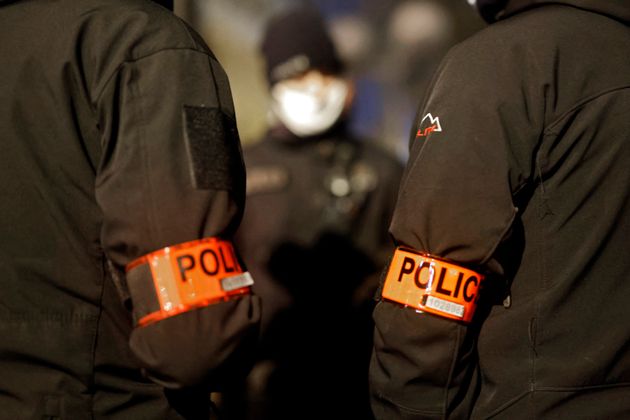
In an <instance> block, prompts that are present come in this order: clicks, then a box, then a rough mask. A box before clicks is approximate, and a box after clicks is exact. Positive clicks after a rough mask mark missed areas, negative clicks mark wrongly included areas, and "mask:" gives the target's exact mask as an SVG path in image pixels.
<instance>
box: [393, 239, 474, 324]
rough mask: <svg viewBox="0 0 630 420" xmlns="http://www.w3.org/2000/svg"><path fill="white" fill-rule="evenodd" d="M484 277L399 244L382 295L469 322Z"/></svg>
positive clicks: (416, 307) (394, 300) (404, 303)
mask: <svg viewBox="0 0 630 420" xmlns="http://www.w3.org/2000/svg"><path fill="white" fill-rule="evenodd" d="M483 279H484V276H483V275H481V274H479V273H477V272H475V271H472V270H469V269H467V268H464V267H461V266H459V265H455V264H452V263H449V262H446V261H443V260H440V259H438V258H435V257H433V256H430V255H427V254H422V253H419V252H417V251H414V250H411V249H408V248H402V247H399V248H397V249H396V251H395V252H394V257H393V258H392V261H391V263H390V265H389V270H388V272H387V276H386V277H385V284H384V285H383V292H382V297H383V299H386V300H390V301H393V302H397V303H400V304H402V305H405V306H408V307H410V308H413V309H416V310H420V311H423V312H429V313H431V314H434V315H438V316H441V317H444V318H449V319H455V320H458V321H463V322H466V323H468V322H470V321H471V320H472V317H473V314H474V313H475V308H476V306H477V299H478V291H479V285H480V284H481V282H482V281H483Z"/></svg>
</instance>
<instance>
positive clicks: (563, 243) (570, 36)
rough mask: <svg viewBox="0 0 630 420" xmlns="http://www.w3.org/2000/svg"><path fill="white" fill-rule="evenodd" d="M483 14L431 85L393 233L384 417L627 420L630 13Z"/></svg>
mask: <svg viewBox="0 0 630 420" xmlns="http://www.w3.org/2000/svg"><path fill="white" fill-rule="evenodd" d="M470 2H471V3H473V4H475V6H476V7H478V9H479V11H480V12H481V14H482V16H483V17H484V18H485V19H486V20H487V21H488V22H490V23H492V24H491V25H490V26H489V27H488V28H486V29H485V30H483V31H481V32H479V33H478V34H476V35H475V36H473V37H471V38H470V39H468V40H467V41H465V42H462V43H460V44H458V45H457V46H456V47H454V48H453V49H451V51H450V52H449V53H448V55H447V56H446V58H445V59H444V60H443V62H442V64H441V65H440V67H439V69H438V71H437V73H436V75H435V77H434V78H433V82H432V85H431V88H430V90H429V91H428V92H427V95H426V96H425V99H424V101H423V103H422V104H421V106H420V108H419V112H418V114H417V121H416V125H415V129H414V133H413V135H412V137H411V142H410V159H409V162H408V165H407V170H406V172H405V176H404V179H403V181H402V184H401V187H400V195H399V198H398V202H397V205H396V210H395V213H394V216H393V221H392V224H391V227H390V232H391V233H392V236H393V237H394V239H395V241H396V244H397V245H398V246H399V248H398V249H397V251H396V252H395V254H394V256H393V259H392V262H391V264H390V267H389V270H388V273H387V275H386V276H385V279H384V284H383V287H382V290H381V295H382V300H381V301H380V302H379V303H378V305H377V307H376V308H375V311H374V319H375V323H376V330H375V336H374V356H373V358H372V363H371V369H370V384H371V395H372V407H373V409H374V414H375V415H376V417H377V418H379V419H387V420H391V419H444V418H453V419H469V418H472V419H488V418H497V419H499V418H500V419H569V418H588V419H604V418H606V419H619V418H628V413H630V401H629V400H628V398H627V395H628V393H629V391H630V346H629V345H628V343H630V323H629V322H628V320H629V319H630V305H628V299H629V298H630V281H629V280H630V278H629V277H630V276H629V274H628V273H629V272H630V260H629V259H628V254H629V252H630V245H629V242H628V237H629V236H630V165H629V164H628V163H629V162H630V118H628V115H629V113H630V59H629V55H628V52H629V46H630V2H628V1H625V0H554V1H547V0H478V1H477V2H475V1H472V0H471V1H470ZM484 276H485V279H483V277H484ZM475 307H476V311H475Z"/></svg>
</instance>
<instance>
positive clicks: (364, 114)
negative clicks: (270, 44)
mask: <svg viewBox="0 0 630 420" xmlns="http://www.w3.org/2000/svg"><path fill="white" fill-rule="evenodd" d="M299 3H309V4H311V5H313V6H315V7H316V8H317V9H319V10H320V11H321V13H322V15H323V16H324V18H325V19H326V22H327V24H328V26H329V30H330V31H331V33H332V35H333V38H334V41H335V43H336V46H337V48H338V50H339V54H340V55H341V58H342V60H343V61H344V62H345V64H346V66H347V73H348V76H350V77H351V78H352V79H353V80H354V81H355V83H356V87H357V98H356V101H355V105H354V108H353V111H352V116H351V118H350V121H351V130H352V131H353V132H354V133H355V134H357V135H358V136H360V137H364V138H367V139H370V140H369V141H372V142H375V143H377V144H379V145H381V146H382V147H384V148H385V149H387V150H388V151H389V152H390V153H392V154H393V155H395V156H397V157H398V158H399V159H400V160H401V161H402V162H404V161H405V160H406V158H407V145H408V141H409V132H410V129H411V125H412V121H413V118H414V115H415V112H416V108H417V106H418V104H419V102H420V101H421V100H422V98H423V95H424V91H425V89H426V87H427V85H428V83H429V82H430V78H431V75H432V73H433V70H434V69H435V67H436V66H437V65H438V64H439V61H440V59H441V58H442V57H443V55H444V54H445V53H446V51H447V50H448V49H449V47H451V46H452V45H453V44H455V43H457V42H459V41H461V40H462V39H464V38H466V37H468V36H469V35H471V34H472V33H474V32H475V31H477V30H479V29H481V28H482V27H483V26H484V23H483V21H482V20H481V18H480V17H479V16H478V15H477V13H476V12H475V11H474V10H473V9H472V8H471V7H470V6H469V5H468V3H467V1H466V0H310V1H307V0H177V1H175V12H176V14H178V15H179V16H180V17H182V18H183V19H184V20H186V21H187V22H189V23H190V24H191V25H192V26H193V27H194V28H195V29H196V30H197V31H198V32H199V33H200V34H202V36H203V37H204V38H205V39H206V41H207V43H208V45H209V46H210V48H211V49H212V50H213V52H214V53H215V55H216V56H217V58H218V59H219V61H220V62H221V64H222V65H223V67H224V68H225V70H226V72H227V74H228V77H229V79H230V84H231V87H232V93H233V95H234V103H235V107H236V115H237V119H238V121H237V123H238V129H239V133H240V136H241V141H242V142H243V144H244V145H248V144H251V143H253V142H255V141H257V140H258V139H260V138H262V137H263V134H264V133H265V131H266V129H267V123H268V119H269V112H268V108H269V107H268V100H269V98H268V86H267V80H266V78H265V76H264V67H263V62H262V59H261V56H260V52H259V47H260V42H261V36H262V33H263V30H264V28H265V25H266V22H267V19H268V18H269V17H270V16H272V15H274V14H276V13H278V12H281V11H282V10H283V9H284V8H287V7H292V6H294V5H296V4H299Z"/></svg>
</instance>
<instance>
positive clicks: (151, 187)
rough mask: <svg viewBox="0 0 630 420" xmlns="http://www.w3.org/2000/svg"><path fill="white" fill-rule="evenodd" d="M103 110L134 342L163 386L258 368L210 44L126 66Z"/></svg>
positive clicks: (238, 198) (113, 218)
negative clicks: (234, 242) (235, 249)
mask: <svg viewBox="0 0 630 420" xmlns="http://www.w3.org/2000/svg"><path fill="white" fill-rule="evenodd" d="M97 108H98V116H99V124H100V130H101V133H102V145H103V157H102V161H101V165H100V167H99V168H98V173H97V180H96V195H97V200H98V203H99V205H100V207H101V209H102V212H103V220H104V223H103V230H102V243H103V247H104V250H105V253H106V255H107V257H108V259H109V261H110V265H111V266H112V267H113V269H114V271H117V272H118V273H119V274H122V273H125V272H126V276H123V278H124V282H123V283H126V284H122V285H120V286H121V289H123V293H125V292H128V295H129V296H128V297H129V298H130V304H131V307H132V312H133V317H134V324H135V325H134V326H135V327H134V330H133V331H132V333H131V337H130V346H131V350H132V352H133V353H134V354H135V356H136V357H137V358H138V360H139V363H140V364H141V366H142V367H143V368H144V369H145V370H146V373H147V375H148V376H149V377H150V378H151V379H153V380H154V381H156V382H158V383H160V384H162V385H164V386H166V387H170V388H182V387H190V386H199V385H204V386H209V387H211V388H213V389H216V388H217V386H218V384H220V383H222V382H224V381H226V380H229V378H230V376H232V375H241V374H244V373H246V372H247V370H248V369H249V367H250V363H251V361H252V358H251V354H250V353H251V351H252V350H253V348H254V343H255V340H256V336H257V327H258V322H259V318H260V303H259V301H258V298H257V297H255V296H253V295H251V294H250V293H249V289H250V288H249V281H248V279H247V276H243V275H241V273H240V272H241V271H243V269H244V267H242V265H240V263H239V261H238V258H237V257H236V256H235V254H234V253H232V252H231V250H230V249H229V248H230V246H229V244H228V242H229V241H230V240H231V237H232V235H233V233H234V231H235V230H236V228H237V226H238V224H239V223H240V219H241V216H242V211H243V206H244V167H243V163H242V157H241V151H240V144H239V139H238V134H237V131H236V122H235V116H234V109H233V105H232V98H231V95H230V90H229V86H228V81H227V77H226V75H225V73H224V71H223V70H222V68H221V66H220V65H219V63H218V62H217V61H216V59H215V58H214V57H213V56H212V55H211V53H209V52H207V51H204V50H203V48H171V49H164V50H158V51H156V52H153V53H151V54H147V55H143V56H141V57H139V58H137V59H133V60H131V59H130V60H127V61H126V62H124V63H123V64H122V65H121V66H120V68H119V69H118V70H117V72H116V74H115V75H114V76H113V77H112V78H111V79H110V80H109V81H108V82H107V85H106V86H105V89H104V90H103V92H101V93H100V94H99V97H98V103H97ZM202 238H206V239H208V241H207V242H194V241H197V240H199V239H202ZM191 241H193V242H192V243H191ZM219 241H222V242H219ZM155 252H158V254H152V253H155ZM178 252H179V254H178ZM165 273H166V274H165ZM235 275H236V277H234V276H235ZM239 275H241V277H238V276H239ZM222 277H232V278H235V279H236V286H234V282H232V283H231V286H229V285H228V286H229V287H228V286H226V285H227V283H225V282H223V279H222ZM169 282H170V283H169ZM204 282H205V283H204ZM202 283H203V284H202ZM204 284H205V285H207V286H205V285H204ZM239 285H240V286H242V287H238V286H239ZM169 288H174V289H176V290H169ZM125 289H127V290H125ZM184 295H186V296H184ZM128 303H129V302H128Z"/></svg>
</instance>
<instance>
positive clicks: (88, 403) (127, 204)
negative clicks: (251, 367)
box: [0, 0, 260, 420]
mask: <svg viewBox="0 0 630 420" xmlns="http://www.w3.org/2000/svg"><path fill="white" fill-rule="evenodd" d="M0 39H2V42H0V184H1V187H0V203H1V204H0V336H1V337H2V339H0V407H1V409H0V418H2V419H21V418H28V419H32V418H41V417H46V418H49V417H48V416H50V417H54V418H57V417H59V418H63V419H73V420H74V419H92V418H108V419H110V418H120V419H131V418H138V419H140V418H142V419H149V418H156V419H157V418H179V416H178V415H177V414H176V413H175V412H173V411H172V410H171V409H170V408H169V403H168V401H167V399H166V398H165V395H164V390H163V388H162V387H161V386H158V385H156V384H155V383H152V382H150V381H148V380H147V379H145V378H144V377H143V376H142V375H141V370H140V369H141V368H142V369H144V370H145V372H146V373H147V375H148V376H150V377H151V378H153V379H154V380H155V381H157V382H159V383H160V384H161V385H164V386H166V387H169V388H174V389H177V388H186V387H196V386H203V387H204V388H203V391H202V392H201V394H204V395H205V396H206V397H207V395H208V394H207V392H205V391H206V390H207V389H216V387H217V383H218V382H222V381H224V380H225V379H226V378H227V377H229V376H231V375H234V374H237V373H238V371H239V370H240V369H246V366H247V362H243V360H242V359H245V360H247V357H244V356H245V354H244V353H246V351H247V348H245V349H244V348H243V346H247V345H248V340H249V339H252V338H255V336H256V328H255V327H256V324H257V320H258V317H259V315H260V311H259V304H258V301H257V299H256V298H254V297H251V296H247V297H244V298H242V299H240V300H235V301H230V302H228V303H221V304H217V305H211V306H208V307H206V308H203V309H199V310H195V311H192V312H189V313H187V314H184V315H179V316H175V317H172V318H168V319H166V320H164V321H161V322H158V323H155V324H151V325H149V326H146V327H142V328H133V329H132V318H131V313H130V312H129V310H128V309H127V308H125V307H124V306H123V302H124V303H127V304H129V303H130V302H129V301H128V300H127V299H125V300H121V299H119V293H118V290H117V289H116V287H115V284H114V281H113V279H114V278H115V277H121V276H120V273H121V272H122V270H123V269H124V267H125V265H126V264H128V263H129V262H130V261H132V260H134V259H135V258H138V257H140V256H142V255H144V254H146V253H148V252H151V251H154V250H156V249H160V248H163V247H165V246H168V245H173V244H177V243H181V242H185V241H190V240H194V239H197V238H201V237H208V236H217V235H219V236H223V237H227V238H229V237H230V235H231V234H232V233H233V232H234V230H235V228H236V227H237V226H238V223H239V221H240V217H241V214H242V209H243V200H244V172H243V166H242V160H241V156H240V150H239V144H238V137H237V134H236V131H235V130H234V127H235V125H234V109H233V106H232V99H231V96H230V90H229V86H228V81H227V78H226V75H225V73H224V72H223V70H222V69H221V67H220V65H219V63H218V62H217V61H216V59H215V58H214V56H213V55H212V53H211V52H210V51H209V50H208V49H207V47H206V46H205V44H204V43H203V41H202V40H201V39H200V38H199V37H198V35H196V34H195V33H194V32H193V31H192V30H191V29H190V28H188V27H187V26H186V25H185V24H184V23H183V22H181V21H180V20H179V19H177V18H175V17H174V16H173V14H172V13H170V12H168V11H167V10H165V9H163V8H161V7H159V6H158V5H156V4H154V3H152V2H149V1H144V0H128V1H122V0H121V1H117V0H115V1H111V0H86V1H79V2H76V1H72V0H62V1H54V2H52V1H9V2H7V1H0ZM119 280H120V283H121V286H122V284H123V283H124V281H122V277H121V278H119ZM120 291H121V292H122V295H123V296H124V293H125V290H124V287H121V288H120ZM125 298H126V296H125ZM195 334H196V336H195ZM128 342H129V343H128ZM130 350H131V351H130ZM202 400H203V398H202ZM202 402H203V401H202ZM55 416H57V417H55Z"/></svg>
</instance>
